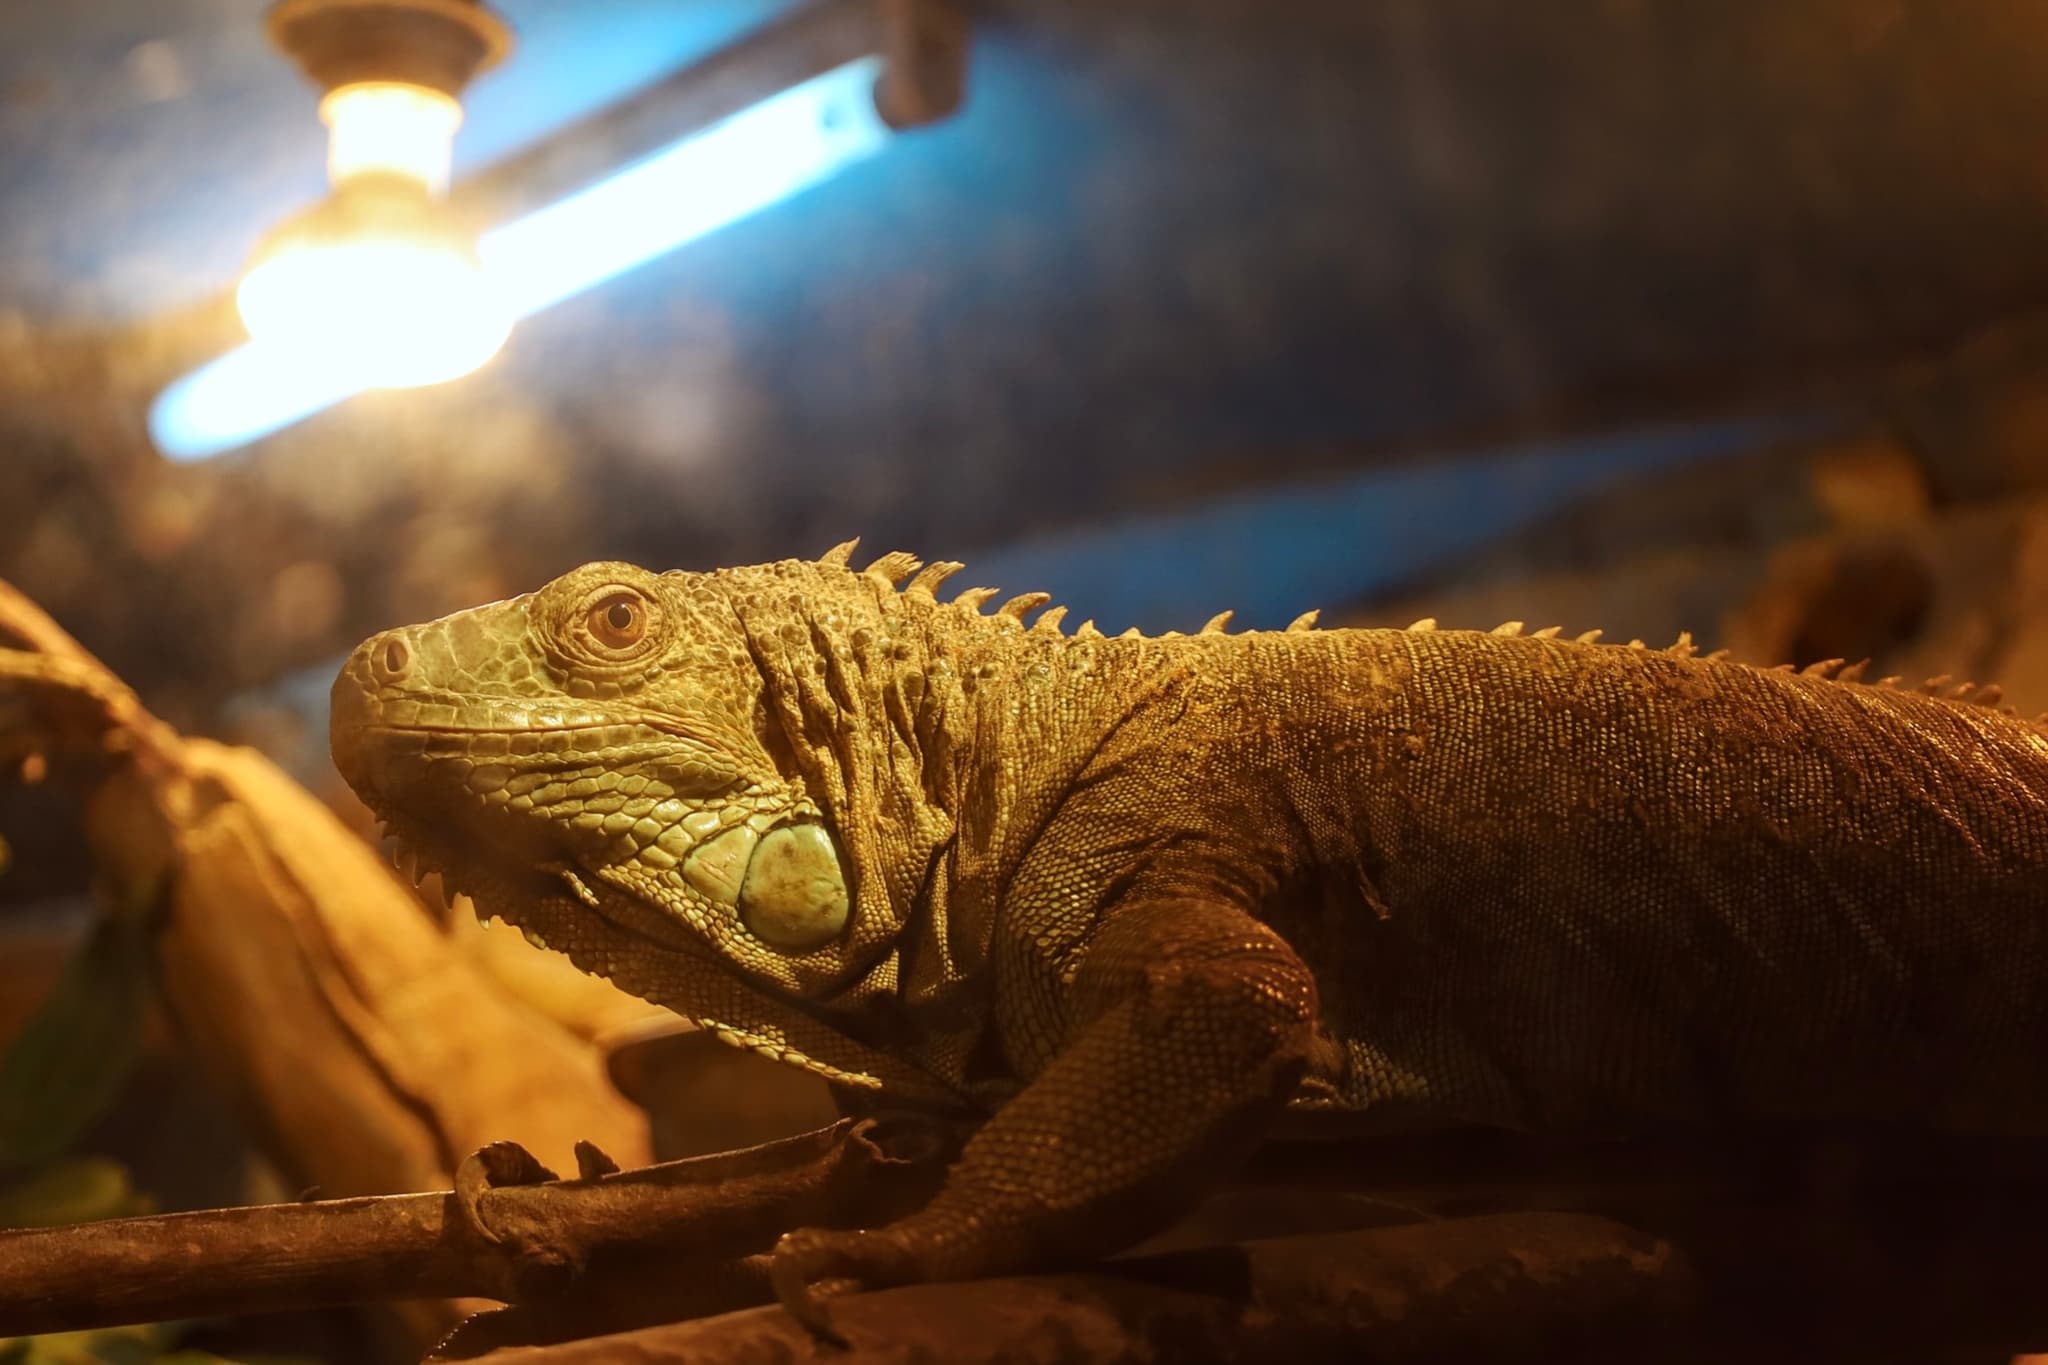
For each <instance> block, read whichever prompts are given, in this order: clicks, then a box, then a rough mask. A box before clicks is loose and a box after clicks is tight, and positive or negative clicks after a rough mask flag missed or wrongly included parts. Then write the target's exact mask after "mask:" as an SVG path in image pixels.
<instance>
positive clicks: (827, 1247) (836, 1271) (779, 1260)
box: [768, 1228, 927, 1346]
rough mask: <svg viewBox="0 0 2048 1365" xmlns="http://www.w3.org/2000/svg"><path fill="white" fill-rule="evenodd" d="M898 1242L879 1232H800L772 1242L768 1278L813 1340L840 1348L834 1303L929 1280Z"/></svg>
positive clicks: (899, 1241)
mask: <svg viewBox="0 0 2048 1365" xmlns="http://www.w3.org/2000/svg"><path fill="white" fill-rule="evenodd" d="M923 1269H924V1268H923V1267H922V1266H920V1265H919V1263H918V1258H917V1256H916V1255H915V1254H914V1253H913V1252H912V1251H911V1250H910V1248H909V1247H908V1246H907V1245H906V1244H905V1242H904V1241H903V1239H902V1238H900V1237H896V1236H892V1235H891V1231H890V1230H889V1229H883V1230H881V1231H872V1232H871V1231H867V1230H854V1231H836V1230H833V1229H830V1228H798V1229H797V1230H796V1231H795V1232H792V1233H789V1234H787V1235H785V1236H784V1237H783V1239H782V1240H781V1241H779V1242H777V1243H776V1244H775V1253H774V1255H773V1257H772V1258H771V1259H770V1261H769V1267H768V1278H769V1282H770V1283H771V1284H773V1285H774V1287H775V1297H776V1298H778V1299H780V1300H781V1301H782V1306H783V1307H784V1308H786V1309H788V1310H789V1314H790V1316H791V1317H793V1318H795V1319H796V1320H797V1321H798V1322H800V1323H802V1324H803V1325H804V1326H805V1327H806V1328H807V1329H809V1331H810V1332H811V1333H812V1335H814V1336H818V1337H821V1338H823V1339H824V1340H826V1341H829V1342H832V1343H833V1344H835V1345H839V1346H844V1345H845V1344H846V1339H845V1338H844V1337H843V1336H841V1335H840V1333H839V1330H838V1328H836V1327H834V1326H833V1325H832V1316H831V1311H830V1308H829V1304H830V1302H831V1301H832V1300H833V1299H836V1298H842V1297H844V1296H845V1295H848V1294H857V1293H860V1292H861V1291H863V1290H868V1289H886V1288H888V1287H889V1286H890V1285H898V1284H909V1283H911V1282H913V1281H915V1280H920V1279H924V1278H927V1276H925V1275H924V1274H923V1273H922V1272H923Z"/></svg>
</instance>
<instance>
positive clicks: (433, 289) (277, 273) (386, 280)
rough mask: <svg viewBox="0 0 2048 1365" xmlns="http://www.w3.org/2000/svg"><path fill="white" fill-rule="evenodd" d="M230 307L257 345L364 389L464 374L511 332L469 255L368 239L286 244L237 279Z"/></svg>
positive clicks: (446, 246) (440, 245) (445, 245)
mask: <svg viewBox="0 0 2048 1365" xmlns="http://www.w3.org/2000/svg"><path fill="white" fill-rule="evenodd" d="M235 303H236V304H237V306H238V307H239V308H240V309H241V313H242V321H243V322H244V323H245V324H246V325H247V326H248V328H249V335H250V336H251V337H253V338H254V339H255V340H256V342H257V343H258V344H259V345H262V346H266V347H272V348H275V349H276V350H277V351H279V352H280V353H282V354H287V355H290V356H292V357H293V358H294V359H295V360H297V361H298V363H300V364H304V365H317V366H321V367H324V368H327V369H329V370H331V371H332V372H333V373H335V374H337V375H341V376H346V377H348V378H352V379H354V380H355V382H357V383H359V384H361V385H363V386H365V387H368V388H379V389H402V388H413V387H417V386H419V385H422V384H439V383H442V382H444V381H446V380H450V379H455V378H458V377H460V376H462V375H465V374H468V373H469V372H470V371H472V370H474V369H476V368H477V367H478V366H480V365H482V364H483V363H484V362H485V361H487V360H489V359H490V358H491V357H492V356H494V355H496V354H497V353H498V348H499V347H500V346H503V345H504V344H505V338H506V336H507V335H508V334H509V333H510V332H511V330H512V318H511V315H510V314H508V313H507V312H506V311H505V309H504V308H503V307H501V306H500V305H499V304H498V302H497V300H496V298H495V297H494V294H493V291H492V290H491V288H490V287H489V284H488V282H487V281H486V280H485V278H484V274H483V272H482V270H480V269H479V268H478V266H477V262H476V258H475V256H474V255H469V254H465V253H463V252H462V251H461V250H459V248H458V247H457V246H456V244H455V243H452V242H447V241H440V242H436V241H433V240H417V239H414V240H408V239H405V238H402V237H388V238H377V237H369V238H364V239H359V240H355V241H335V242H327V243H323V244H298V245H294V246H291V247H287V248H285V249H283V250H280V251H279V252H277V253H276V254H275V255H272V256H269V257H267V258H266V259H264V260H262V261H259V262H258V263H257V265H256V266H255V268H254V269H252V270H251V271H250V272H249V273H248V275H247V276H245V277H244V278H243V280H242V284H241V287H240V288H239V289H237V290H236V291H235Z"/></svg>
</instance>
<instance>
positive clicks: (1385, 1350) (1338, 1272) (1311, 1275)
mask: <svg viewBox="0 0 2048 1365" xmlns="http://www.w3.org/2000/svg"><path fill="white" fill-rule="evenodd" d="M1698 1293H1699V1291H1698V1286H1697V1285H1696V1283H1695V1281H1694V1279H1693V1276H1692V1272H1691V1271H1690V1269H1689V1268H1688V1266H1687V1265H1686V1262H1685V1260H1684V1258H1683V1257H1681V1256H1680V1255H1679V1254H1678V1253H1676V1252H1675V1251H1673V1250H1672V1249H1671V1247H1670V1246H1669V1245H1667V1244H1665V1243H1663V1242H1661V1241H1658V1240H1656V1239H1655V1238H1652V1237H1649V1236H1647V1235H1645V1234H1643V1233H1640V1232H1637V1231H1634V1230H1633V1229H1630V1228H1628V1227H1625V1226H1623V1225H1621V1224H1619V1223H1615V1222H1611V1221H1609V1220H1607V1219H1602V1218H1593V1217H1587V1216H1584V1215H1578V1214H1511V1215H1503V1216H1498V1217H1487V1218H1461V1219H1452V1220H1448V1221H1440V1222H1431V1223H1418V1224H1412V1225H1409V1226H1405V1227H1395V1228H1376V1229H1371V1230H1368V1231H1362V1232H1343V1233H1334V1234H1324V1235H1319V1236H1305V1237H1285V1238H1275V1239H1272V1240H1268V1241H1257V1242H1250V1243H1246V1244H1244V1245H1241V1246H1226V1247H1219V1248H1214V1249H1210V1250H1205V1251H1196V1252H1183V1253H1176V1254H1173V1255H1168V1256H1160V1257H1154V1258H1147V1259H1145V1260H1139V1261H1125V1262H1114V1263H1111V1264H1110V1265H1107V1266H1104V1267H1102V1268H1101V1269H1099V1270H1097V1271H1094V1272H1092V1273H1088V1274H1064V1275H1042V1276H1019V1277H1014V1278H1007V1279H994V1280H978V1281H973V1282H969V1283H965V1284H934V1285H918V1286H913V1287H910V1288H905V1289H892V1290H887V1291H884V1292H881V1293H874V1294H862V1295H857V1296H855V1297H852V1298H847V1299H842V1300H839V1301H838V1302H836V1303H835V1304H834V1305H833V1322H834V1325H835V1326H836V1327H837V1328H838V1329H839V1330H840V1331H841V1332H842V1333H843V1334H844V1335H845V1336H846V1338H847V1340H848V1343H849V1344H848V1346H847V1347H846V1348H840V1347H837V1346H832V1345H827V1344H823V1343H821V1342H819V1341H817V1340H816V1339H814V1338H813V1337H811V1336H810V1335H809V1334H808V1333H807V1332H805V1331H804V1329H803V1328H802V1327H800V1326H799V1325H798V1324H797V1323H796V1322H795V1320H793V1319H792V1318H790V1317H789V1316H788V1315H787V1314H786V1313H784V1312H783V1311H782V1310H781V1309H780V1308H774V1307H771V1308H761V1309H754V1310H749V1311H743V1312H736V1313H728V1314H724V1315H721V1316H718V1317H712V1318H702V1319H698V1320H696V1321H691V1322H677V1323H671V1324H668V1325H665V1326H661V1327H655V1328H649V1329H645V1330H640V1331H634V1332H629V1333H621V1334H616V1335H611V1336H602V1337H594V1338H588V1339H583V1340H576V1341H569V1342H564V1343H561V1344H555V1345H543V1346H525V1347H506V1348H503V1349H499V1350H494V1351H488V1352H483V1353H478V1352H475V1351H473V1350H469V1349H467V1348H468V1346H469V1345H470V1343H468V1342H463V1341H461V1340H460V1334H458V1339H457V1341H458V1344H460V1345H461V1346H463V1347H464V1348H465V1349H464V1350H463V1352H462V1354H461V1355H460V1356H459V1357H439V1356H437V1357H432V1358H461V1359H467V1360H472V1361H475V1362H478V1365H600V1362H611V1361H619V1360H632V1361H637V1362H640V1363H641V1365H666V1363H667V1362H676V1365H681V1362H685V1361H688V1362H692V1365H739V1363H740V1362H747V1363H748V1365H752V1363H753V1362H760V1363H761V1365H768V1363H769V1362H776V1365H795V1363H796V1362H803V1361H817V1362H820V1363H821V1365H823V1363H824V1362H831V1363H832V1365H862V1362H882V1361H905V1360H944V1361H949V1362H958V1363H959V1365H975V1363H976V1362H987V1365H994V1363H995V1362H998V1361H1010V1360H1017V1359H1022V1358H1027V1357H1028V1358H1031V1359H1039V1358H1044V1359H1055V1358H1056V1359H1062V1360H1077V1361H1078V1360H1290V1361H1317V1360H1329V1361H1348V1360H1361V1359H1372V1360H1384V1361H1409V1360H1425V1359H1426V1360H1464V1359H1484V1360H1488V1361H1508V1360H1547V1359H1577V1358H1581V1357H1582V1356H1583V1355H1585V1354H1586V1353H1587V1352H1589V1351H1594V1350H1605V1351H1609V1352H1612V1351H1615V1350H1616V1349H1617V1348H1621V1347H1625V1346H1629V1345H1635V1344H1639V1343H1646V1342H1650V1341H1653V1340H1654V1339H1655V1338H1656V1337H1657V1336H1659V1335H1662V1334H1667V1333H1669V1332H1670V1331H1671V1330H1672V1329H1673V1328H1674V1327H1676V1326H1678V1325H1680V1324H1682V1323H1684V1322H1685V1321H1686V1319H1687V1317H1688V1314H1689V1312H1690V1310H1691V1309H1692V1308H1693V1307H1694V1306H1695V1303H1696V1300H1697V1298H1698ZM1024 1343H1036V1344H1037V1349H1030V1348H1026V1347H1025V1346H1024Z"/></svg>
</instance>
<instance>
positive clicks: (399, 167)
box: [320, 81, 462, 195]
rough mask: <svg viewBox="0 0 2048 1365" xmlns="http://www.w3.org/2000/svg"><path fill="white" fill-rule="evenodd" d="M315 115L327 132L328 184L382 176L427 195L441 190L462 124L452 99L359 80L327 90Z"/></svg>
mask: <svg viewBox="0 0 2048 1365" xmlns="http://www.w3.org/2000/svg"><path fill="white" fill-rule="evenodd" d="M320 117H321V119H322V120H323V121H325V123H326V124H327V127H328V129H329V133H328V139H327V178H328V179H329V180H330V181H332V182H333V183H334V184H336V185H339V184H341V183H342V182H343V181H344V180H347V179H348V178H349V177H351V176H355V175H362V174H365V173H375V172H383V173H385V174H390V175H402V176H404V177H405V178H406V179H408V180H412V181H415V182H417V183H418V184H420V185H423V186H425V187H426V189H427V192H428V193H430V194H436V195H438V194H445V193H446V192H447V190H448V168H449V165H450V164H451V161H452V159H453V157H454V153H455V130H456V129H457V128H459V127H461V126H462V106H461V105H460V104H459V103H457V102H456V101H455V100H454V99H453V98H452V97H450V96H448V95H444V94H442V93H441V92H440V91H438V90H429V89H427V88H426V87H424V86H419V85H407V84H404V83H402V82H398V81H363V82H360V83H358V84H355V85H344V86H341V87H340V88H338V89H336V90H332V91H330V92H329V93H328V95H327V97H326V98H325V99H323V100H321V101H320Z"/></svg>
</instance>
